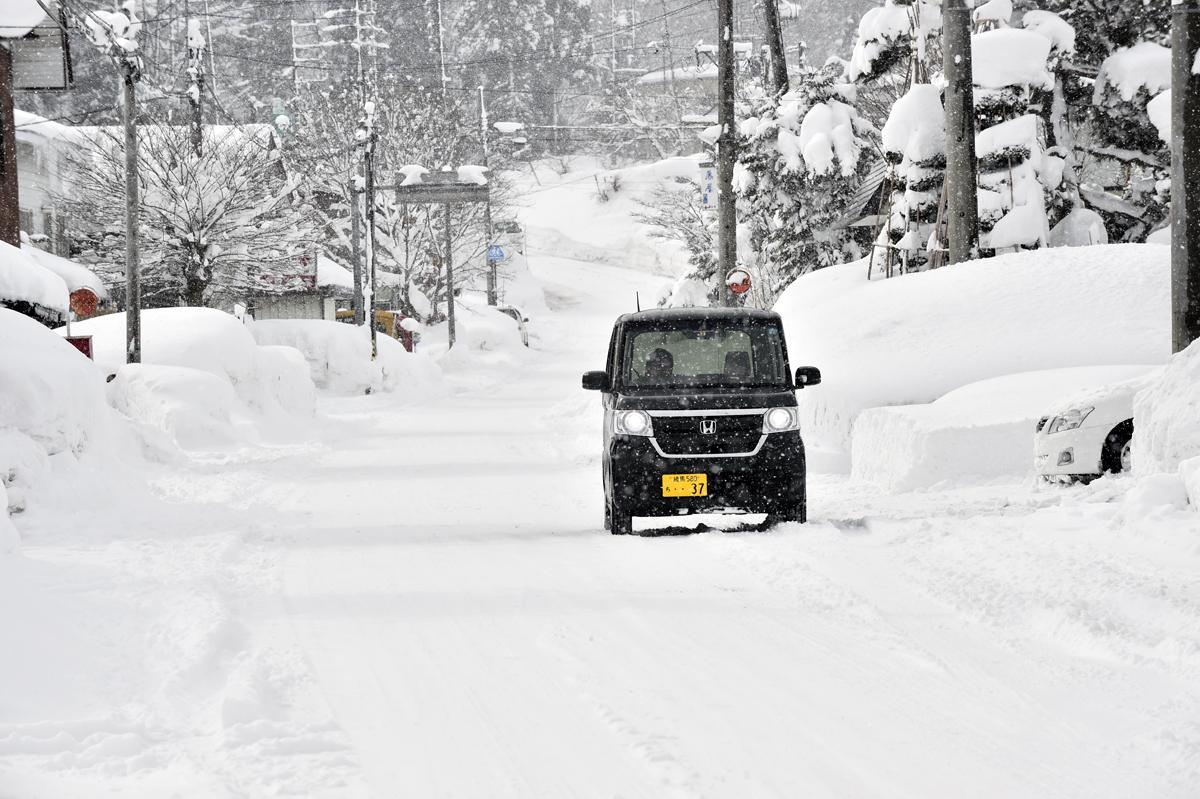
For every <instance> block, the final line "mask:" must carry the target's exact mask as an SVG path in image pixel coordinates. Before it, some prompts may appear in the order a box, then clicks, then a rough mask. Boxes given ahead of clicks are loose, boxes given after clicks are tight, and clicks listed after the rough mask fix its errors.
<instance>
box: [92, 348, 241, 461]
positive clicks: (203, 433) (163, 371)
mask: <svg viewBox="0 0 1200 799" xmlns="http://www.w3.org/2000/svg"><path fill="white" fill-rule="evenodd" d="M108 400H109V403H110V404H111V405H112V406H113V407H114V408H115V409H116V410H118V411H120V412H121V413H123V414H125V415H126V416H128V417H129V418H130V419H131V420H134V421H135V422H137V423H139V424H142V425H146V426H147V427H148V428H149V429H150V430H153V431H161V432H163V433H165V434H166V435H167V436H168V437H169V438H170V439H171V441H173V442H174V443H175V444H176V445H177V446H179V447H181V448H183V449H186V450H205V449H213V448H217V447H221V446H226V445H229V444H233V443H236V441H237V435H236V434H235V432H234V428H233V414H234V411H235V409H236V408H237V407H239V404H240V403H239V402H238V398H237V395H236V394H235V393H234V390H233V386H232V385H230V383H229V382H228V381H227V380H223V379H221V378H220V377H218V376H217V375H214V374H212V373H211V372H206V371H203V370H201V369H191V368H188V367H185V366H159V365H156V364H126V365H124V366H121V367H120V368H118V369H117V374H116V377H115V378H114V379H113V380H112V382H110V383H109V384H108Z"/></svg>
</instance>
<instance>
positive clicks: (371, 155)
mask: <svg viewBox="0 0 1200 799" xmlns="http://www.w3.org/2000/svg"><path fill="white" fill-rule="evenodd" d="M363 124H364V125H365V126H366V150H365V152H364V153H363V163H364V166H365V168H366V173H367V175H366V192H365V196H366V201H367V204H366V208H365V211H366V213H364V214H363V217H364V221H365V223H366V227H367V236H366V241H365V245H366V246H364V247H363V252H364V254H365V255H366V281H365V282H366V285H365V287H364V294H365V297H364V302H363V305H365V306H366V308H365V311H366V315H367V327H369V328H370V330H371V360H372V361H373V360H375V359H376V358H378V357H379V341H378V336H377V331H376V330H375V141H376V136H375V103H373V102H371V101H367V103H366V104H364V106H363Z"/></svg>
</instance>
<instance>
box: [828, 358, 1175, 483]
mask: <svg viewBox="0 0 1200 799" xmlns="http://www.w3.org/2000/svg"><path fill="white" fill-rule="evenodd" d="M1148 368H1152V367H1146V366H1090V367H1074V368H1070V369H1050V370H1042V371H1036V372H1025V373H1022V374H1014V375H1006V376H1003V377H996V378H992V379H989V380H982V381H980V382H978V383H972V384H970V385H968V386H963V387H962V388H959V389H955V390H954V391H951V392H949V393H948V394H946V395H945V396H943V397H940V398H939V399H937V400H935V401H934V402H932V403H929V404H926V405H901V406H896V407H888V408H869V409H867V410H865V411H863V412H862V413H861V414H859V416H858V418H857V420H856V421H855V423H854V429H853V433H852V435H851V444H850V463H851V476H852V477H854V478H856V479H860V480H866V481H869V482H872V483H875V484H877V485H879V486H880V487H882V488H884V489H886V490H888V491H893V492H898V491H912V490H914V489H924V488H933V487H939V488H941V487H945V486H946V485H948V484H961V483H970V482H978V481H980V480H991V479H997V478H1016V477H1020V476H1022V475H1025V474H1026V473H1028V472H1029V471H1030V470H1031V469H1032V468H1033V443H1034V442H1033V432H1034V426H1035V424H1036V422H1037V420H1038V419H1039V418H1040V417H1041V416H1043V415H1045V414H1046V412H1047V409H1048V408H1050V407H1051V406H1052V405H1053V404H1054V403H1055V402H1057V401H1059V400H1060V399H1061V398H1062V396H1064V395H1066V394H1071V393H1074V392H1077V391H1080V390H1084V389H1086V388H1089V387H1093V386H1098V385H1105V384H1109V383H1114V382H1119V381H1124V380H1129V379H1132V378H1136V377H1138V376H1141V375H1144V374H1145V373H1146V371H1147V369H1148Z"/></svg>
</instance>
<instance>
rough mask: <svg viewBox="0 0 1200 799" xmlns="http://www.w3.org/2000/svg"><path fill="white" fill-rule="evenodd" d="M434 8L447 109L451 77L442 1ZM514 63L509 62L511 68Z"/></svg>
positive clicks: (439, 63) (443, 105)
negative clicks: (447, 65)
mask: <svg viewBox="0 0 1200 799" xmlns="http://www.w3.org/2000/svg"><path fill="white" fill-rule="evenodd" d="M434 7H435V9H436V12H437V48H438V78H439V80H441V82H442V107H443V108H445V107H446V106H447V105H448V104H449V100H450V98H449V96H448V94H447V93H448V92H449V89H448V88H447V87H446V83H447V81H448V80H449V76H447V75H446V32H445V28H444V25H443V22H442V0H434ZM511 65H512V62H511V61H509V66H510V67H511Z"/></svg>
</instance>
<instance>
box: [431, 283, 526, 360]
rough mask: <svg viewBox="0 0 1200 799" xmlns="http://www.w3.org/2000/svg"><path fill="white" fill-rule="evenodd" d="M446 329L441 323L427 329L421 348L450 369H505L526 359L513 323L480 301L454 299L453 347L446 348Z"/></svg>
mask: <svg viewBox="0 0 1200 799" xmlns="http://www.w3.org/2000/svg"><path fill="white" fill-rule="evenodd" d="M447 333H448V328H447V326H446V324H445V323H443V324H440V325H436V326H434V327H432V328H430V329H429V332H428V334H427V335H425V336H424V337H423V339H422V342H423V346H426V345H427V346H429V347H430V349H431V351H433V352H437V353H440V354H439V355H438V356H437V357H438V362H439V364H441V365H442V366H443V367H445V368H448V369H450V370H459V371H462V370H468V369H471V368H472V367H475V366H484V367H486V366H509V365H513V364H518V363H521V362H523V361H525V360H526V359H528V358H529V357H530V355H529V349H528V348H527V347H526V346H525V345H524V344H523V343H522V342H521V330H520V328H519V327H518V326H517V321H516V320H515V319H513V318H512V317H510V316H508V315H507V314H504V313H501V312H500V311H499V310H497V309H496V308H493V307H491V306H489V305H488V304H487V302H485V301H484V300H483V299H481V298H477V297H473V296H468V295H463V296H461V297H458V298H457V301H456V303H455V317H454V347H453V348H452V349H449V350H447V349H446V341H447V338H446V336H447Z"/></svg>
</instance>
